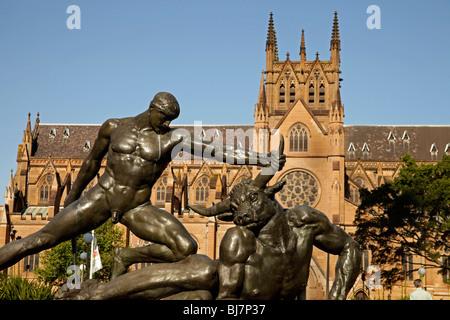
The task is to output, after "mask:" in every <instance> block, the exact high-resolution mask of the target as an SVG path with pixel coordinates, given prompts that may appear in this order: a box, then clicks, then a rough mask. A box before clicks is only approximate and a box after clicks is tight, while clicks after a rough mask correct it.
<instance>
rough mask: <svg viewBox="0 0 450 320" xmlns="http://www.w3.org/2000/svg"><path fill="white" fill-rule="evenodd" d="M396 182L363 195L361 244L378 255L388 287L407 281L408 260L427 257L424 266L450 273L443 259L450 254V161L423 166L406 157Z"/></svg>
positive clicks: (358, 234) (374, 256)
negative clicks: (405, 267)
mask: <svg viewBox="0 0 450 320" xmlns="http://www.w3.org/2000/svg"><path fill="white" fill-rule="evenodd" d="M401 161H402V162H403V164H404V166H403V167H402V169H401V170H400V171H399V174H398V177H396V178H395V179H394V181H393V182H392V183H387V184H384V185H382V186H380V187H378V188H376V189H374V190H372V191H368V190H367V189H363V190H361V204H360V206H359V207H358V209H357V212H356V218H355V224H356V226H357V230H356V233H355V235H354V236H355V239H356V240H357V241H358V242H360V243H361V244H363V245H364V246H366V247H367V248H368V249H369V250H371V252H372V261H373V263H374V264H377V265H379V266H380V267H381V269H382V270H383V271H382V277H383V280H384V283H385V284H386V285H387V287H391V286H392V285H393V284H394V283H395V282H397V281H398V280H402V279H403V277H404V273H403V272H402V257H403V256H404V254H413V255H418V256H421V257H423V259H422V260H423V262H424V263H422V264H420V265H419V264H417V265H415V267H416V270H417V269H418V268H420V267H421V266H422V265H423V266H425V267H427V268H438V269H439V270H440V272H450V271H449V268H448V264H444V263H443V259H442V257H443V256H445V255H447V256H448V255H449V254H450V243H449V235H450V157H449V156H446V155H444V156H443V158H442V161H440V162H438V163H437V164H422V165H418V164H417V163H416V162H415V160H414V159H413V158H412V157H411V156H410V155H409V154H406V155H405V156H404V157H402V159H401Z"/></svg>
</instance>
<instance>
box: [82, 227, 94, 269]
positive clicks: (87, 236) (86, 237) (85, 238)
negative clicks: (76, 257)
mask: <svg viewBox="0 0 450 320" xmlns="http://www.w3.org/2000/svg"><path fill="white" fill-rule="evenodd" d="M92 239H93V237H92V234H91V233H86V234H85V235H84V236H83V241H84V242H85V243H86V244H87V245H88V248H89V245H90V244H91V242H92ZM88 250H89V249H88ZM80 258H81V260H83V261H86V269H87V270H86V274H89V255H88V254H87V253H86V252H83V253H82V254H81V255H80ZM83 258H84V259H83Z"/></svg>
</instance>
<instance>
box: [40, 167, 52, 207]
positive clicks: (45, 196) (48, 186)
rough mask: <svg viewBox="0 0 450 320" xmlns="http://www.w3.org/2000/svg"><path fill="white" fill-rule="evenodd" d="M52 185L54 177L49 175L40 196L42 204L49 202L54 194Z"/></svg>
mask: <svg viewBox="0 0 450 320" xmlns="http://www.w3.org/2000/svg"><path fill="white" fill-rule="evenodd" d="M52 183H53V176H52V175H50V174H49V175H47V176H45V177H44V179H43V182H42V184H41V189H40V194H39V201H40V202H48V200H49V199H50V195H51V193H52Z"/></svg>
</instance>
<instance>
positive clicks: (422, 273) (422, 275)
mask: <svg viewBox="0 0 450 320" xmlns="http://www.w3.org/2000/svg"><path fill="white" fill-rule="evenodd" d="M417 272H418V273H419V276H420V280H421V281H422V287H423V286H424V285H423V278H424V276H425V273H427V270H425V268H424V267H423V266H422V267H420V268H419V269H418V270H417Z"/></svg>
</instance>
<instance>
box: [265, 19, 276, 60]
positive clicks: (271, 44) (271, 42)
mask: <svg viewBox="0 0 450 320" xmlns="http://www.w3.org/2000/svg"><path fill="white" fill-rule="evenodd" d="M269 51H271V52H272V54H273V56H272V57H271V58H272V59H273V61H278V45H277V35H276V32H275V27H274V24H273V13H272V12H271V13H270V19H269V30H268V31H267V41H266V52H267V53H268V52H269Z"/></svg>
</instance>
